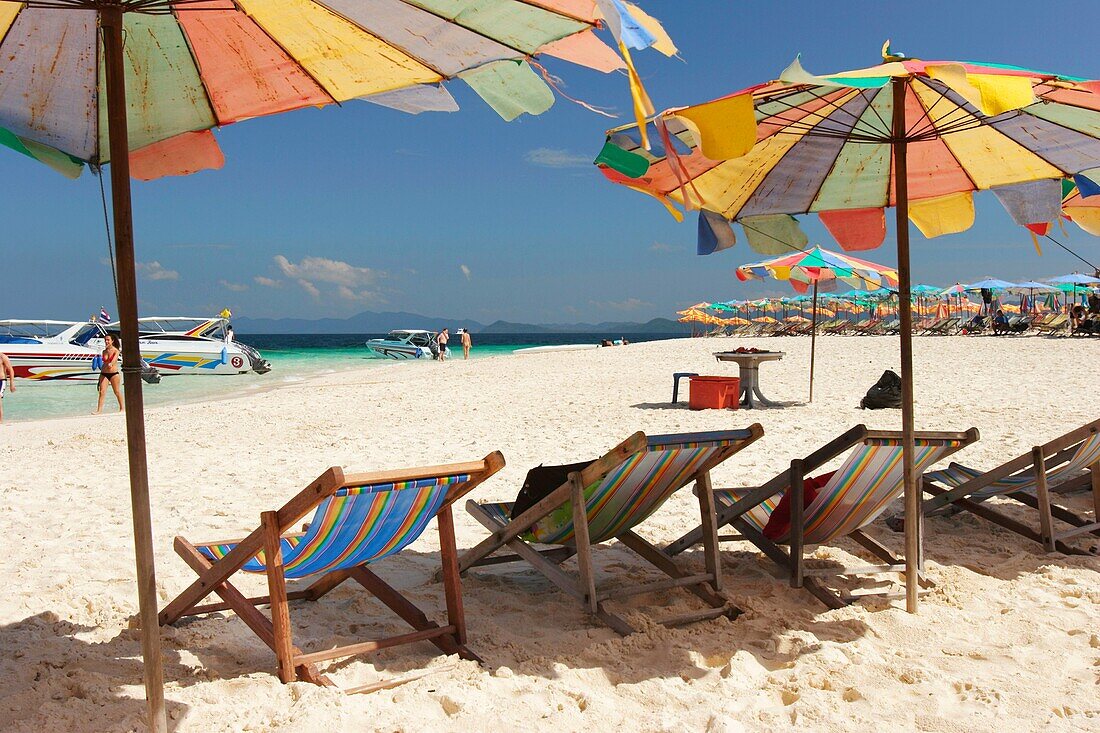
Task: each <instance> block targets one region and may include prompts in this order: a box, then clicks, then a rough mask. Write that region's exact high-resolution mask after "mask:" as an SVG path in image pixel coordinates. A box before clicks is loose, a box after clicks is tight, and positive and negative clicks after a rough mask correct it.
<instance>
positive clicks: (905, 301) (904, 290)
mask: <svg viewBox="0 0 1100 733" xmlns="http://www.w3.org/2000/svg"><path fill="white" fill-rule="evenodd" d="M891 83H892V85H893V89H892V91H893V94H894V97H893V102H894V117H893V148H894V189H895V191H896V194H897V204H896V207H895V213H896V214H897V245H898V311H899V313H898V315H899V316H900V320H901V443H902V459H901V461H902V470H903V472H904V482H905V610H907V611H908V612H909V613H916V612H917V590H918V588H919V587H920V586H919V584H918V582H917V581H918V578H919V572H920V566H921V564H922V560H923V558H922V557H921V529H922V525H923V520H924V516H923V512H922V511H921V492H920V486H919V484H918V482H917V480H916V479H917V477H916V476H914V475H913V474H914V470H913V468H914V464H915V461H914V458H915V456H914V453H915V452H916V446H915V444H914V436H913V311H912V310H911V308H910V303H911V300H912V295H911V293H910V290H909V289H910V288H911V287H912V285H911V282H910V277H909V186H908V180H907V178H908V168H907V165H906V159H905V154H906V149H905V147H906V145H905V143H906V140H905V93H906V90H907V84H906V80H905V78H904V77H895V78H894V79H893V81H892V82H891Z"/></svg>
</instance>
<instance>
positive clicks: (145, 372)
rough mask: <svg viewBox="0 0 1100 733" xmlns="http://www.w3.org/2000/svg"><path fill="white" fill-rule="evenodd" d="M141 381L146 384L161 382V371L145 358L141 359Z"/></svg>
mask: <svg viewBox="0 0 1100 733" xmlns="http://www.w3.org/2000/svg"><path fill="white" fill-rule="evenodd" d="M141 381H143V382H145V383H146V384H160V372H158V371H157V368H156V367H155V366H153V365H152V364H150V363H149V362H147V361H145V360H144V359H142V360H141Z"/></svg>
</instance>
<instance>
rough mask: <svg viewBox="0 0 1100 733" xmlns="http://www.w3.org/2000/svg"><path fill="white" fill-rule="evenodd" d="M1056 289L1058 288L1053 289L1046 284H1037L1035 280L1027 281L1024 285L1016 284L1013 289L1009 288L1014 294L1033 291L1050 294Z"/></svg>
mask: <svg viewBox="0 0 1100 733" xmlns="http://www.w3.org/2000/svg"><path fill="white" fill-rule="evenodd" d="M1055 289H1056V288H1054V287H1052V286H1050V285H1048V284H1046V283H1039V282H1035V281H1034V280H1027V281H1025V282H1022V283H1016V284H1015V285H1013V286H1012V287H1011V288H1009V290H1011V291H1012V292H1014V293H1026V292H1028V291H1031V290H1035V291H1038V292H1041V293H1048V292H1050V291H1051V290H1055Z"/></svg>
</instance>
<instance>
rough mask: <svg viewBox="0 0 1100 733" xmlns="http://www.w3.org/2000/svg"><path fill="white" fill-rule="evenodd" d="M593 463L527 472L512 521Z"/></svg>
mask: <svg viewBox="0 0 1100 733" xmlns="http://www.w3.org/2000/svg"><path fill="white" fill-rule="evenodd" d="M590 463H592V461H585V462H583V463H570V464H569V465H567V466H536V467H535V468H532V469H531V470H530V471H528V472H527V478H526V479H524V480H523V488H522V489H520V490H519V495H518V496H517V497H516V503H515V504H513V505H512V519H515V518H516V517H518V516H519V515H520V514H523V513H524V512H525V511H527V510H528V509H530V508H531V507H533V506H534V505H535V504H538V503H539V502H540V501H541V500H542V499H544V498H546V497H547V496H548V495H549V494H550V493H551V492H552V491H553V490H554V489H556V488H558V487H559V486H561V485H562V484H564V483H565V482H566V481H568V480H569V474H571V473H573V472H574V471H583V470H584V469H586V468H588V466H589V464H590Z"/></svg>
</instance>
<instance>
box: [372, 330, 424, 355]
mask: <svg viewBox="0 0 1100 733" xmlns="http://www.w3.org/2000/svg"><path fill="white" fill-rule="evenodd" d="M438 337H439V334H438V333H436V332H434V331H422V330H419V329H415V328H406V329H401V330H398V331H390V332H389V333H388V334H386V336H385V338H379V339H370V340H369V341H367V348H368V349H370V352H371V353H372V354H375V355H376V356H381V357H383V358H386V359H425V358H428V359H430V358H434V357H435V355H436V354H438V353H439V341H438V340H437V339H438Z"/></svg>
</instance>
